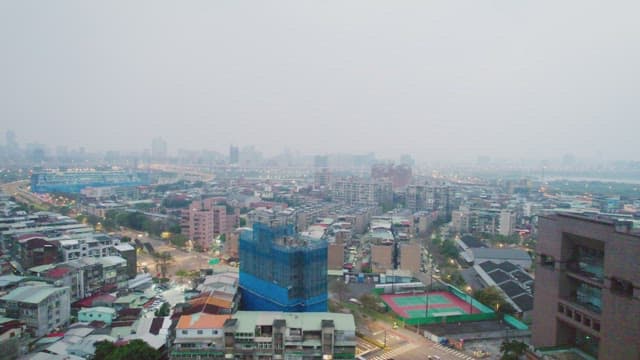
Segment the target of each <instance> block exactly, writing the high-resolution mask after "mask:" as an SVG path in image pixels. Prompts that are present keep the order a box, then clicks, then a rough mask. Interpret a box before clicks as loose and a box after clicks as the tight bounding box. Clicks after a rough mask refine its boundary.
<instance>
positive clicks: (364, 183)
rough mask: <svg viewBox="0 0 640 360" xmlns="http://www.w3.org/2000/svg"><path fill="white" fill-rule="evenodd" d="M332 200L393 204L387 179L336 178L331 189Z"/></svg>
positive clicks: (364, 203) (353, 203)
mask: <svg viewBox="0 0 640 360" xmlns="http://www.w3.org/2000/svg"><path fill="white" fill-rule="evenodd" d="M331 196H332V197H333V200H334V201H339V202H345V203H347V204H349V205H360V206H382V207H388V206H391V205H392V204H393V190H392V187H391V182H390V181H388V180H362V179H353V178H347V179H338V180H336V181H335V182H334V183H333V185H332V189H331Z"/></svg>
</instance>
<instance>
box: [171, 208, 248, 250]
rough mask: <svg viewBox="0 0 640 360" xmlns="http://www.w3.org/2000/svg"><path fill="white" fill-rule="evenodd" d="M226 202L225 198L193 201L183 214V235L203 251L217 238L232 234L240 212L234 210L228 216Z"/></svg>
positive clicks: (181, 218)
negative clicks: (224, 203)
mask: <svg viewBox="0 0 640 360" xmlns="http://www.w3.org/2000/svg"><path fill="white" fill-rule="evenodd" d="M224 201H225V199H224V198H208V199H204V200H196V201H193V202H192V203H191V205H190V206H189V207H188V208H187V209H184V210H182V212H181V217H180V227H181V228H182V233H183V234H185V235H187V236H188V237H189V239H190V240H192V241H194V242H195V243H197V244H198V245H199V246H201V247H202V248H203V249H209V248H210V247H211V241H213V238H214V237H215V236H218V235H221V234H227V233H229V232H231V231H232V230H233V229H234V228H235V227H237V226H238V223H239V218H240V210H239V209H234V212H233V213H232V214H227V206H226V205H223V204H222V203H223V202H224Z"/></svg>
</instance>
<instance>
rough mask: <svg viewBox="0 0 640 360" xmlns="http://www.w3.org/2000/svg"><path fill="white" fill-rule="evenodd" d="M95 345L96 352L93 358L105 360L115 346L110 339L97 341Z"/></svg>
mask: <svg viewBox="0 0 640 360" xmlns="http://www.w3.org/2000/svg"><path fill="white" fill-rule="evenodd" d="M94 346H95V347H96V353H95V355H94V356H93V358H94V359H95V360H105V359H106V358H107V356H109V354H111V353H113V352H114V351H115V349H116V346H115V345H114V344H113V343H112V342H111V341H107V340H104V341H98V342H97V343H95V344H94Z"/></svg>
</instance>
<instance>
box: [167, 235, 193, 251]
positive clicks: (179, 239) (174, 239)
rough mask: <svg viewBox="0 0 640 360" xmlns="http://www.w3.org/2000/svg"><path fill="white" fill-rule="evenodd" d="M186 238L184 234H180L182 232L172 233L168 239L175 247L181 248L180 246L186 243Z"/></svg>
mask: <svg viewBox="0 0 640 360" xmlns="http://www.w3.org/2000/svg"><path fill="white" fill-rule="evenodd" d="M188 240H189V239H187V237H186V236H184V235H182V234H174V235H171V238H170V239H169V241H170V242H171V243H172V244H173V245H175V246H177V247H180V248H181V247H184V246H185V245H187V241H188Z"/></svg>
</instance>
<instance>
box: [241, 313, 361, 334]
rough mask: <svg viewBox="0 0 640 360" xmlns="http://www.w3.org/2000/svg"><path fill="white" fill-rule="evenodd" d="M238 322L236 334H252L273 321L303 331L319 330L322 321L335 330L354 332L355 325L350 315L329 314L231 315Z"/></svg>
mask: <svg viewBox="0 0 640 360" xmlns="http://www.w3.org/2000/svg"><path fill="white" fill-rule="evenodd" d="M233 318H234V319H237V320H238V328H237V330H236V331H237V332H248V333H253V332H254V330H255V326H256V325H272V324H273V322H274V321H275V320H284V321H285V322H286V325H287V327H293V328H300V329H302V330H303V331H305V330H320V329H321V328H322V321H323V320H332V321H333V322H334V324H335V327H336V329H340V330H343V331H354V332H355V329H356V324H355V321H354V319H353V315H351V314H339V313H329V312H307V313H285V312H278V311H238V312H236V313H235V315H233Z"/></svg>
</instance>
